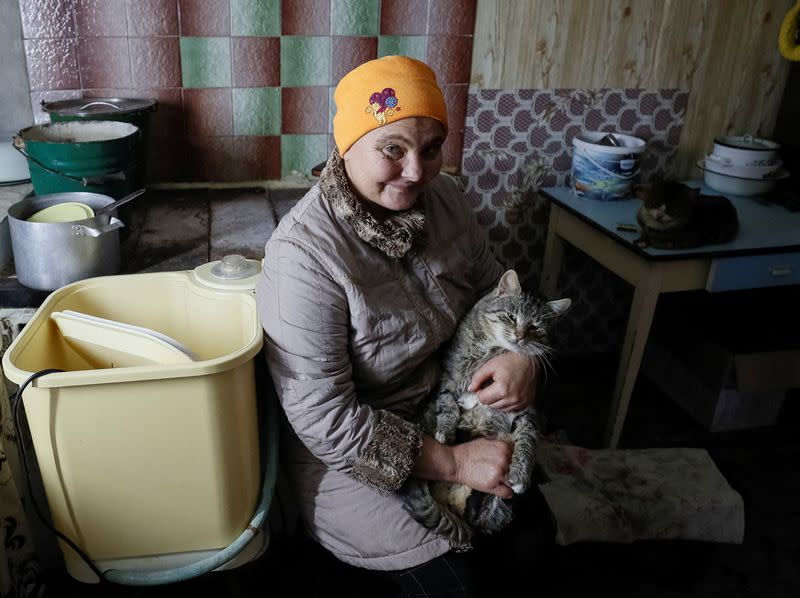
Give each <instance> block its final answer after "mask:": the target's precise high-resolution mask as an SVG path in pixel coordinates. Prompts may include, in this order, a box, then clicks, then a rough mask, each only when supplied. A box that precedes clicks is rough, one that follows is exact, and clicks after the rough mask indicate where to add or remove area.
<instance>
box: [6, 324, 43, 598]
mask: <svg viewBox="0 0 800 598" xmlns="http://www.w3.org/2000/svg"><path fill="white" fill-rule="evenodd" d="M0 335H1V336H2V345H0V357H2V355H3V354H4V353H5V351H6V349H8V346H9V345H10V344H11V341H12V339H13V325H12V320H11V319H9V318H7V317H2V318H0ZM5 382H6V381H5V377H4V376H3V370H2V367H1V366H0V526H2V527H1V528H0V532H2V536H0V537H2V542H0V596H3V597H7V598H22V597H33V596H37V597H38V596H43V595H44V594H45V588H44V585H43V582H42V566H41V562H40V559H39V556H38V554H37V551H36V544H35V541H34V538H33V530H32V529H31V527H30V523H31V522H29V520H28V518H27V516H26V513H25V511H24V510H23V507H22V502H21V496H22V494H21V493H22V492H26V491H27V489H26V488H25V487H24V485H23V484H24V477H22V476H20V475H19V474H20V473H21V462H20V455H19V450H18V445H17V443H18V439H17V433H16V429H15V427H14V414H13V413H12V411H11V396H10V392H8V391H7V389H6V384H5ZM9 390H11V389H9Z"/></svg>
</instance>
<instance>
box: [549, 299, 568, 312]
mask: <svg viewBox="0 0 800 598" xmlns="http://www.w3.org/2000/svg"><path fill="white" fill-rule="evenodd" d="M545 305H547V307H549V308H550V311H552V312H553V313H554V314H555V315H557V316H560V315H563V314H564V313H566V311H567V310H568V309H569V306H570V305H572V299H556V300H555V301H548V302H547V303H546V304H545Z"/></svg>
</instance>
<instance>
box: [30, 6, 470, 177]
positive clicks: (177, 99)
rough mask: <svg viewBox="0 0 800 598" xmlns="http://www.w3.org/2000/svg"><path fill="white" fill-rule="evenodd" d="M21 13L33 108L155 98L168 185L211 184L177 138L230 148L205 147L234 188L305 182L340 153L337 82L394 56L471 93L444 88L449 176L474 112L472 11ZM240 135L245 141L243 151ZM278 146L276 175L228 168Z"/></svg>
mask: <svg viewBox="0 0 800 598" xmlns="http://www.w3.org/2000/svg"><path fill="white" fill-rule="evenodd" d="M17 1H19V3H20V7H21V26H22V29H23V37H24V43H25V49H26V59H27V64H28V69H29V80H30V85H31V102H32V103H37V104H38V102H39V101H40V100H41V99H42V98H45V99H63V98H68V97H81V96H82V97H87V98H89V97H109V96H114V97H151V98H153V99H155V100H156V101H157V102H158V103H159V108H158V109H157V110H156V111H155V112H154V113H153V114H151V116H150V118H151V121H152V123H154V126H151V134H150V136H151V140H150V145H152V146H153V147H157V148H158V149H157V150H155V149H154V150H153V151H157V152H158V154H159V161H158V166H156V167H154V168H151V169H150V170H149V172H150V173H156V174H157V176H158V180H166V179H164V178H163V177H168V176H169V175H168V174H167V173H168V172H169V169H167V168H165V167H162V166H163V165H164V164H165V163H166V164H169V165H170V166H171V167H173V168H174V169H175V177H176V179H175V180H178V178H180V180H192V177H194V176H195V174H196V173H199V172H201V170H202V169H200V168H198V167H197V165H196V164H189V163H186V161H184V160H182V159H180V157H179V156H175V157H174V158H171V159H168V153H169V151H170V150H171V149H173V148H172V147H171V145H170V144H173V145H174V143H177V142H174V139H180V140H183V141H186V140H187V139H188V137H191V138H192V145H193V146H197V145H198V144H200V143H203V142H204V140H211V139H214V138H217V137H222V138H229V141H230V143H229V142H228V141H224V142H220V141H208V142H209V143H213V144H214V148H215V149H213V150H209V151H208V152H207V153H206V154H205V157H204V160H205V162H206V163H208V164H211V165H212V166H213V168H212V171H214V172H222V173H223V175H224V176H225V177H229V178H230V177H234V178H235V177H237V176H245V174H246V173H250V174H252V173H254V172H271V173H274V174H275V173H277V174H276V176H278V175H279V174H285V173H287V172H291V171H298V172H303V170H304V168H305V167H304V166H303V165H308V164H309V163H311V165H312V166H313V165H316V164H318V163H319V162H322V161H324V160H325V159H326V157H327V154H328V150H329V149H330V148H332V147H333V145H334V141H333V137H332V135H331V132H332V122H333V115H334V114H335V109H336V108H335V104H334V102H333V101H332V95H333V90H334V88H335V86H336V84H337V83H338V82H339V80H340V79H341V77H342V76H343V75H344V74H345V73H347V72H348V71H349V70H351V69H352V68H354V67H356V66H357V65H359V64H361V63H363V62H366V61H368V60H371V59H373V58H376V57H377V56H379V55H380V56H385V55H389V54H406V55H410V56H412V57H415V58H418V59H420V60H425V61H428V62H431V63H434V68H436V69H437V70H439V71H441V72H440V73H439V81H440V83H442V84H443V85H444V86H445V87H446V88H447V87H449V86H451V85H457V86H461V87H460V88H456V87H454V88H453V89H446V90H445V93H446V97H447V98H448V99H447V102H448V109H449V110H450V112H451V116H450V118H451V135H450V137H449V139H448V140H447V143H446V145H445V148H444V154H445V157H446V161H445V162H446V166H448V167H451V168H452V167H453V166H457V165H458V164H459V163H460V161H461V159H460V154H461V144H462V132H461V127H462V125H463V117H462V115H463V113H464V109H465V106H460V107H459V106H456V105H455V104H454V103H457V102H465V101H466V100H465V99H464V95H465V94H464V87H463V86H464V85H465V84H466V81H467V77H468V74H467V75H465V74H464V73H465V69H464V65H468V64H469V56H470V52H471V42H472V38H471V37H470V33H471V27H472V25H471V24H472V23H473V22H474V9H475V0H465V1H463V2H461V1H458V2H456V1H455V0H431V1H429V0H402V1H398V0H292V1H286V0H284V1H282V0H17ZM429 36H432V37H429ZM248 90H251V91H248ZM309 106H311V108H309ZM265 107H268V108H265ZM34 113H35V119H36V122H46V121H47V116H46V115H45V114H44V113H43V112H42V111H41V108H40V107H39V106H38V105H36V106H34ZM187 136H188V137H187ZM281 136H288V137H286V139H285V140H284V139H281V138H280V137H281ZM239 137H244V138H247V139H248V141H247V142H244V141H243V142H242V143H237V140H238V139H239ZM157 138H158V139H161V140H163V143H155V142H154V140H155V139H157ZM275 139H278V142H279V144H280V146H281V151H278V152H277V154H276V157H275V158H274V159H273V160H272V161H271V162H270V164H271V166H269V167H264V168H261V169H259V168H256V167H254V166H253V167H246V168H243V169H239V170H237V169H235V168H234V169H231V168H223V167H222V166H220V164H222V163H223V161H222V160H221V159H220V156H222V155H225V154H226V153H227V154H229V153H230V152H233V155H235V156H236V157H237V159H240V160H242V159H244V156H245V152H247V151H249V150H252V151H254V152H260V154H259V155H263V154H264V152H266V151H267V148H273V149H274V146H275V144H276V143H278V142H276V141H275ZM167 140H169V141H167ZM256 140H258V141H256ZM187 144H188V141H187ZM167 146H170V150H167V149H164V148H165V147H167ZM284 146H285V148H284ZM283 149H286V151H283ZM306 150H308V151H311V152H312V155H313V159H311V158H308V156H306V155H304V154H303V152H304V151H306ZM307 158H308V159H307ZM149 161H150V162H152V160H149ZM293 161H295V162H296V163H293ZM247 163H251V162H250V161H248V162H247ZM304 174H308V172H304ZM202 176H203V177H207V176H208V173H207V172H203V173H202Z"/></svg>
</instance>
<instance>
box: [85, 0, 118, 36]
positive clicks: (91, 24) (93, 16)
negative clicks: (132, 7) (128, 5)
mask: <svg viewBox="0 0 800 598" xmlns="http://www.w3.org/2000/svg"><path fill="white" fill-rule="evenodd" d="M75 32H76V34H77V35H78V36H80V37H100V36H117V37H122V36H126V35H128V23H127V19H126V17H125V0H76V2H75Z"/></svg>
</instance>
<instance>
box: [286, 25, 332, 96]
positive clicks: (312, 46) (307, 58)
mask: <svg viewBox="0 0 800 598" xmlns="http://www.w3.org/2000/svg"><path fill="white" fill-rule="evenodd" d="M330 71H331V38H330V37H308V36H304V35H297V36H283V37H281V85H282V86H284V87H301V86H310V85H328V84H329V82H330Z"/></svg>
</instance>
